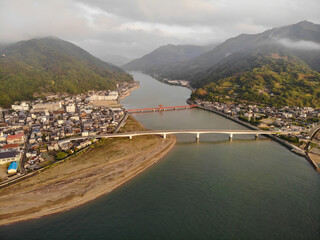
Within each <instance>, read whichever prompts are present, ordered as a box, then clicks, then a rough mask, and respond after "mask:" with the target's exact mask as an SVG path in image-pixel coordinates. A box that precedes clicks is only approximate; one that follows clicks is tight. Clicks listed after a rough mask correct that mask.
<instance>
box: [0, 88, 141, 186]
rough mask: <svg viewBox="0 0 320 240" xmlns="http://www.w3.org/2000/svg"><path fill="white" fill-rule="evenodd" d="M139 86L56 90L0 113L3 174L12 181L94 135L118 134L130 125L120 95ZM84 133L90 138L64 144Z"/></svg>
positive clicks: (82, 146) (82, 145) (68, 152)
mask: <svg viewBox="0 0 320 240" xmlns="http://www.w3.org/2000/svg"><path fill="white" fill-rule="evenodd" d="M138 87H139V82H134V83H122V84H119V85H118V86H117V90H115V91H89V92H87V93H85V94H79V95H68V94H56V95H49V96H46V97H45V98H44V99H43V98H41V99H40V98H38V99H36V100H34V101H29V102H27V101H23V102H21V103H19V104H18V103H17V104H14V105H12V106H11V109H8V110H5V111H4V110H1V112H0V147H1V149H0V178H1V181H5V180H12V179H14V178H16V177H19V175H20V176H21V175H24V174H27V173H28V172H32V171H34V170H38V169H40V168H43V167H45V166H48V165H50V164H53V163H54V162H56V161H59V160H61V159H64V158H66V157H68V156H70V155H72V154H74V153H77V152H79V151H81V150H83V149H85V148H86V147H88V146H90V145H91V144H93V143H94V142H96V141H97V140H96V139H94V140H91V139H90V136H93V135H102V134H106V133H114V132H117V131H118V130H119V128H120V127H121V126H123V125H124V124H125V121H126V112H125V109H124V108H123V107H122V106H121V105H120V104H119V100H120V99H122V98H124V97H125V96H127V95H129V94H130V92H131V91H132V90H134V89H136V88H138ZM74 136H84V137H86V136H87V137H88V139H87V140H78V141H72V142H68V143H64V144H63V143H60V141H61V140H62V139H65V138H69V137H74Z"/></svg>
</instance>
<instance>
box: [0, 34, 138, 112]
mask: <svg viewBox="0 0 320 240" xmlns="http://www.w3.org/2000/svg"><path fill="white" fill-rule="evenodd" d="M123 81H133V79H132V77H131V76H130V75H129V74H127V73H126V72H125V71H124V70H122V69H121V68H119V67H117V66H115V65H112V64H108V63H105V62H103V61H102V60H100V59H98V58H96V57H94V56H93V55H91V54H90V53H88V52H87V51H85V50H84V49H82V48H80V47H78V46H76V45H74V44H72V43H70V42H67V41H64V40H61V39H59V38H56V37H47V38H37V39H31V40H26V41H20V42H17V43H14V44H11V45H9V46H7V47H5V48H3V49H2V50H1V55H0V82H1V85H0V94H1V96H2V97H1V98H0V105H2V106H9V105H10V104H11V103H12V102H14V101H22V100H31V99H33V96H34V94H36V95H41V94H43V93H46V92H47V93H48V92H50V93H56V92H67V93H71V94H73V93H81V92H85V91H87V90H102V89H114V88H115V87H116V83H118V82H123Z"/></svg>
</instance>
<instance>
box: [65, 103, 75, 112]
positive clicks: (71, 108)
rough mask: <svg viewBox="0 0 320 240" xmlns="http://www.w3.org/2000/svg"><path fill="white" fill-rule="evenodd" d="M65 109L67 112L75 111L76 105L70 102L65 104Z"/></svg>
mask: <svg viewBox="0 0 320 240" xmlns="http://www.w3.org/2000/svg"><path fill="white" fill-rule="evenodd" d="M66 111H67V112H69V113H74V112H76V105H75V104H74V103H71V104H69V105H67V106H66Z"/></svg>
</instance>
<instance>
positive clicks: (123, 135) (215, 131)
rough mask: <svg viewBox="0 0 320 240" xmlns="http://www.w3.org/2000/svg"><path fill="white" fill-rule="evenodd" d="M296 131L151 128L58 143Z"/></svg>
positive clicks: (198, 137)
mask: <svg viewBox="0 0 320 240" xmlns="http://www.w3.org/2000/svg"><path fill="white" fill-rule="evenodd" d="M296 133H297V132H282V131H263V130H233V129H229V130H226V129H185V130H181V129H179V130H151V131H141V132H130V133H116V134H105V135H94V136H89V137H81V136H79V137H73V138H67V139H63V140H61V141H59V145H62V144H65V143H68V142H71V141H76V140H84V139H97V138H129V139H132V138H133V137H135V136H146V135H160V136H162V137H163V138H166V137H167V135H171V134H193V135H195V137H196V140H197V142H199V139H200V135H201V134H226V135H228V136H229V140H230V141H232V139H233V136H234V135H254V136H255V138H258V136H259V135H270V134H284V135H286V134H296Z"/></svg>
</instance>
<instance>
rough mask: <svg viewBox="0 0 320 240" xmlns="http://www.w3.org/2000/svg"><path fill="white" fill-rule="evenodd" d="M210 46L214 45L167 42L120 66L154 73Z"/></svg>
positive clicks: (130, 69)
mask: <svg viewBox="0 0 320 240" xmlns="http://www.w3.org/2000/svg"><path fill="white" fill-rule="evenodd" d="M212 48H214V45H209V46H194V45H172V44H168V45H165V46H161V47H159V48H157V49H156V50H154V51H152V52H151V53H149V54H147V55H145V56H143V57H141V58H139V59H135V60H132V61H131V62H129V63H127V64H125V65H123V66H122V67H123V68H124V69H126V70H129V71H132V70H136V71H143V72H147V73H155V72H158V71H161V69H163V68H166V67H168V66H170V65H171V64H175V63H179V62H183V61H187V60H189V59H192V58H194V57H197V56H199V55H201V54H203V53H204V52H206V51H209V50H211V49H212Z"/></svg>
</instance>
